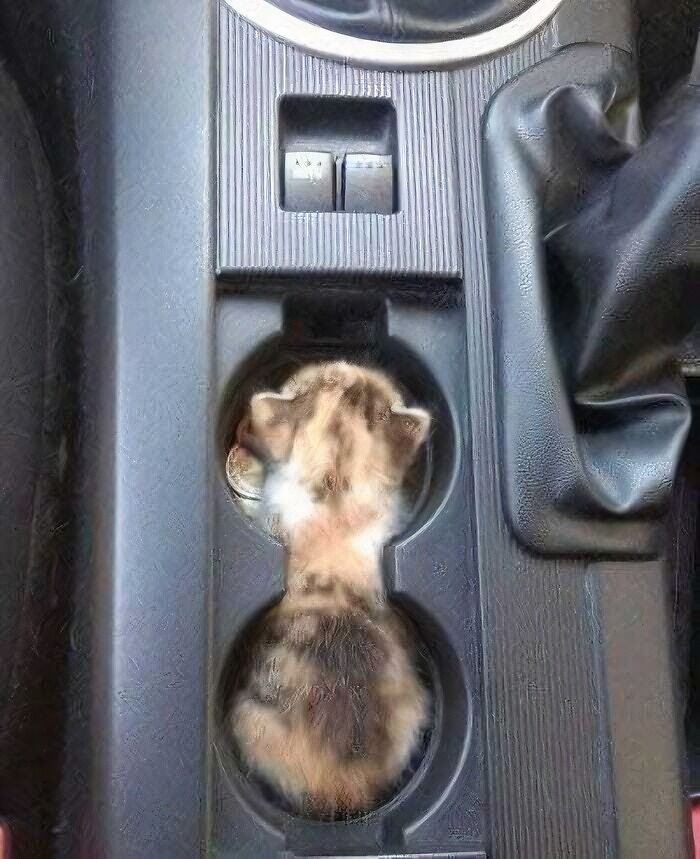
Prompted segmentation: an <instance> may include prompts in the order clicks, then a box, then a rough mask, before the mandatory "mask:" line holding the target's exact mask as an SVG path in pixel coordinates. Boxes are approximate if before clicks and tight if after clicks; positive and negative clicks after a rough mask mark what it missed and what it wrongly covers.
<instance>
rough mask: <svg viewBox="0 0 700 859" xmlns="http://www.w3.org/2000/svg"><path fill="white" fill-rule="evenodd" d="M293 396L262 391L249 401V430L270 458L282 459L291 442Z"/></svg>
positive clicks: (287, 451)
mask: <svg viewBox="0 0 700 859" xmlns="http://www.w3.org/2000/svg"><path fill="white" fill-rule="evenodd" d="M293 402H294V398H293V397H290V396H287V395H284V394H278V393H276V392H275V391H264V392H263V393H260V394H255V395H254V396H253V399H252V400H251V401H250V431H251V433H252V435H253V437H254V438H255V440H256V441H257V442H258V443H259V444H261V445H262V447H263V448H264V449H265V451H266V453H267V454H268V456H269V457H270V458H271V459H274V460H280V459H284V458H285V457H286V456H287V454H288V453H289V448H290V447H291V443H292V430H293V415H292V403H293Z"/></svg>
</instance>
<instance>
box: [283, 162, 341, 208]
mask: <svg viewBox="0 0 700 859" xmlns="http://www.w3.org/2000/svg"><path fill="white" fill-rule="evenodd" d="M283 205H284V208H285V209H289V210H290V211H292V212H333V211H334V210H335V161H334V159H333V155H332V154H331V153H330V152H285V154H284V202H283Z"/></svg>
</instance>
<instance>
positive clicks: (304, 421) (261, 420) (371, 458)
mask: <svg viewBox="0 0 700 859" xmlns="http://www.w3.org/2000/svg"><path fill="white" fill-rule="evenodd" d="M249 427H250V433H251V436H252V437H253V439H254V442H255V446H256V447H257V449H258V450H260V451H261V452H262V453H263V455H264V457H265V458H266V459H267V460H268V461H269V462H273V463H284V464H288V465H289V468H290V469H291V470H292V472H293V473H294V476H295V479H296V480H298V481H299V483H300V484H301V485H302V486H303V487H304V489H305V491H306V492H307V493H308V495H309V496H310V497H311V498H312V499H313V500H314V501H315V502H328V503H329V504H332V503H334V502H340V501H342V500H343V498H347V497H359V496H362V497H364V498H373V497H374V498H377V499H379V498H381V496H382V495H386V494H387V493H391V492H392V491H393V490H396V489H398V488H399V487H400V486H401V484H402V482H403V480H404V478H405V476H406V472H407V471H408V469H409V467H410V465H411V463H412V462H413V460H414V459H415V456H416V453H417V451H418V450H419V448H420V446H421V445H422V444H423V442H424V441H425V439H426V436H427V434H428V430H429V427H430V415H429V414H428V412H426V411H425V410H423V409H419V408H408V407H407V406H406V405H405V404H404V401H403V398H402V395H401V392H400V391H399V390H398V388H397V387H396V386H395V385H394V384H393V383H392V382H391V381H390V379H389V378H388V377H387V376H386V375H385V374H384V373H382V372H380V371H378V370H373V369H369V368H366V367H360V366H357V365H354V364H349V363H345V362H329V363H322V364H313V365H309V366H306V367H304V368H302V369H301V370H299V371H298V372H297V373H295V374H294V375H293V376H292V377H291V378H290V379H289V380H288V381H287V382H286V383H285V384H284V385H283V387H282V388H281V389H280V390H279V391H265V392H262V393H259V394H256V395H255V396H254V397H253V399H252V401H251V405H250V421H249Z"/></svg>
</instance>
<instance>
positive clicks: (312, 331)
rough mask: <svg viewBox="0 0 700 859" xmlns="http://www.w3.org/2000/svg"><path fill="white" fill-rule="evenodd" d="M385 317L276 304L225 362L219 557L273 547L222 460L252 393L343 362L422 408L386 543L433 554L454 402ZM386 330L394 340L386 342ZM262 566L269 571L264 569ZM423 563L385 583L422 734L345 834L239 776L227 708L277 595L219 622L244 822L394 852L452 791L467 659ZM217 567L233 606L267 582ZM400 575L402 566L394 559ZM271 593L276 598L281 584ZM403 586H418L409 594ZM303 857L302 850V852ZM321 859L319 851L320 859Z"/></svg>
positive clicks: (263, 592) (227, 773)
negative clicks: (382, 840)
mask: <svg viewBox="0 0 700 859" xmlns="http://www.w3.org/2000/svg"><path fill="white" fill-rule="evenodd" d="M235 298H237V297H234V300H235ZM389 312H390V309H389V307H388V305H387V303H386V300H385V299H384V298H383V297H381V296H373V295H372V294H369V295H365V294H363V295H361V296H359V295H356V294H355V295H353V294H349V295H348V294H343V293H337V292H335V291H333V290H326V289H324V290H323V291H322V294H321V295H320V296H311V297H309V296H306V295H304V296H303V297H301V296H296V295H293V296H291V297H288V298H287V299H286V301H285V302H284V304H283V312H282V319H281V325H278V327H277V330H275V329H274V328H272V329H270V330H267V331H266V332H265V333H264V335H263V336H262V337H260V338H258V339H257V342H254V343H252V344H251V345H252V348H249V349H247V350H246V351H245V352H244V353H242V352H239V353H238V354H237V356H236V357H237V359H238V360H237V361H236V362H235V363H233V362H232V361H231V358H230V357H229V359H228V360H227V361H226V362H225V363H224V366H220V368H219V372H220V374H221V376H222V379H221V384H220V401H221V408H220V410H219V415H218V421H217V437H216V443H217V447H218V451H219V459H218V471H219V480H220V483H221V487H222V493H221V498H222V501H221V503H220V504H219V510H220V513H219V519H220V520H221V522H222V523H223V527H225V528H226V529H235V537H233V538H231V540H230V543H229V545H230V549H229V550H228V551H227V550H226V549H222V552H227V553H228V554H231V555H232V556H233V555H236V553H240V551H241V543H242V541H243V542H245V540H247V539H253V538H252V536H251V537H250V538H246V537H245V535H246V533H247V534H251V535H253V534H256V533H257V534H258V535H259V536H258V537H256V538H255V540H258V541H259V540H260V539H261V538H262V539H263V541H264V542H263V543H256V545H260V546H261V547H263V549H264V545H265V542H268V543H270V542H274V541H273V539H272V538H271V536H270V535H269V534H267V533H265V532H264V529H262V528H261V526H259V525H258V524H257V521H258V520H256V518H255V513H256V505H257V504H258V503H259V501H258V496H257V495H256V492H257V489H258V488H259V485H260V476H261V474H260V473H255V472H253V471H251V470H247V469H243V472H244V474H243V477H242V475H241V472H240V470H239V472H238V473H236V471H235V468H232V461H231V458H230V453H231V451H232V449H233V448H234V446H235V444H236V431H237V428H238V427H239V425H240V423H241V421H242V420H243V418H244V416H245V413H246V411H247V408H248V404H249V402H250V399H251V397H252V395H253V394H254V393H256V392H258V391H261V390H266V389H279V388H280V387H281V385H282V384H283V383H284V381H286V379H287V378H288V377H289V376H290V375H291V374H292V372H293V371H294V370H295V369H297V368H299V367H301V366H303V365H304V364H307V363H311V362H320V361H328V360H347V361H349V362H353V363H359V364H363V365H368V366H374V367H378V368H380V369H382V370H384V371H385V372H387V373H388V374H389V375H390V377H391V378H392V379H393V380H394V381H395V382H396V383H398V384H399V386H400V387H401V388H402V389H403V391H404V396H405V401H406V403H407V404H408V405H420V406H422V407H424V408H426V409H428V410H429V411H430V413H431V416H432V426H431V434H430V438H429V440H428V443H426V444H425V445H424V446H423V449H422V451H421V455H420V456H419V457H418V458H417V460H416V462H415V463H414V464H413V466H412V469H411V471H410V473H409V475H408V477H407V480H406V482H405V486H404V492H405V497H406V498H407V499H408V501H409V505H408V506H409V508H410V510H411V515H410V517H409V521H408V522H407V525H406V528H405V530H404V532H403V533H402V534H401V535H398V536H397V537H396V538H394V540H392V543H391V545H392V546H396V547H406V546H411V545H412V544H413V543H414V542H416V540H418V542H420V543H421V545H422V544H423V543H425V542H426V541H428V542H430V539H431V538H430V534H431V532H432V530H433V523H434V522H440V521H441V519H442V517H443V508H444V506H445V503H446V500H447V498H448V497H449V496H450V495H451V494H452V488H453V486H454V484H455V472H456V470H457V469H458V468H460V467H461V456H460V454H459V452H458V451H459V448H458V444H459V442H458V431H457V429H456V421H455V418H454V409H455V403H454V402H451V395H452V392H451V391H449V390H446V388H445V384H444V381H440V380H439V379H438V378H437V377H436V374H435V373H434V371H433V367H432V366H430V364H429V363H428V362H426V361H425V360H424V359H423V355H420V356H419V355H418V354H416V352H415V351H414V350H413V349H412V348H410V347H409V346H408V345H407V343H406V339H405V338H404V337H402V336H401V334H402V332H401V330H400V326H399V327H398V328H397V326H396V324H395V323H392V325H391V326H390V325H389V323H388V313H389ZM410 315H411V314H410V313H409V316H410ZM395 330H396V332H397V334H398V336H393V335H394V331H395ZM390 332H391V333H390ZM219 336H221V332H219ZM251 474H253V478H254V479H252V480H250V481H249V484H248V485H246V478H247V477H250V475H251ZM236 522H238V523H239V524H236ZM241 525H243V530H241ZM418 535H420V536H418ZM460 539H461V537H460ZM224 542H225V541H224ZM421 551H422V550H421ZM393 552H394V550H390V555H392V562H396V561H395V558H396V557H399V555H400V554H401V553H400V552H399V553H398V554H397V555H396V556H394V555H393V554H392V553H393ZM267 557H269V556H267ZM274 557H275V558H276V559H277V561H278V563H279V566H280V567H283V565H284V558H283V555H282V553H281V552H278V553H277V554H275V555H274ZM266 562H267V561H266V559H263V560H262V561H261V563H266ZM431 562H432V558H431V557H426V558H425V562H424V564H423V565H422V566H423V568H422V569H421V568H419V567H418V566H415V565H413V564H411V565H410V569H405V570H402V586H401V588H400V591H401V592H400V593H393V592H392V588H391V582H390V581H389V582H388V585H389V591H390V593H389V597H390V600H391V602H392V604H393V607H394V608H395V610H396V611H397V612H398V613H399V614H400V615H402V616H403V617H404V618H405V619H406V622H407V624H409V625H410V627H411V628H412V629H413V630H414V631H415V633H414V637H415V641H417V642H419V644H418V648H417V649H418V670H419V673H420V675H421V677H422V679H423V681H424V685H425V686H426V688H427V689H428V690H429V692H430V697H431V701H432V714H431V724H430V726H429V728H428V730H427V731H426V735H425V737H424V740H423V742H422V744H421V747H420V749H419V750H418V752H417V753H416V754H415V755H414V759H413V760H412V762H411V765H410V766H409V768H408V769H407V770H406V771H405V772H404V774H403V775H402V777H401V778H400V779H399V781H398V782H397V783H396V784H395V786H394V789H393V790H392V791H391V793H390V795H387V796H384V797H382V799H381V801H380V802H379V803H378V804H377V805H376V807H375V808H373V809H372V810H371V811H369V812H365V813H363V814H361V815H357V816H356V817H352V818H349V819H347V818H346V819H344V820H343V821H342V822H338V821H335V822H333V821H332V820H327V819H326V820H324V819H312V818H308V817H302V816H300V815H298V814H295V813H294V811H293V810H292V809H291V808H290V807H288V806H287V805H286V804H285V802H284V801H283V800H282V799H281V798H280V797H279V796H277V795H276V794H275V792H274V790H272V789H271V788H270V787H269V786H268V785H267V784H265V783H264V782H262V781H258V780H256V779H255V778H253V777H251V776H250V774H249V773H247V772H246V771H245V767H244V765H243V763H242V762H241V761H239V758H238V756H237V751H236V748H235V743H234V740H233V737H232V732H231V730H230V726H229V717H230V712H229V710H230V701H231V698H232V695H233V693H234V691H235V689H236V688H237V683H239V682H240V676H241V666H242V665H245V662H246V659H245V657H246V653H247V652H248V651H249V649H250V645H251V642H252V640H253V638H254V637H255V635H256V633H257V632H258V630H259V628H260V622H261V619H262V618H263V617H264V615H265V613H266V612H267V611H268V610H269V609H270V608H271V607H272V605H274V604H275V602H276V601H277V600H279V599H280V598H281V595H282V590H281V589H280V590H277V589H276V588H272V589H271V588H269V587H268V588H261V589H260V590H259V596H258V597H257V605H255V606H254V608H253V609H250V608H247V609H246V611H245V612H243V613H242V614H244V616H245V617H244V620H243V621H241V622H238V621H236V619H235V617H234V618H233V622H232V613H231V612H232V609H231V608H227V609H226V610H225V611H224V612H223V613H224V614H226V619H225V620H222V623H221V624H220V626H221V631H220V640H221V648H220V651H221V656H220V658H219V660H218V664H219V668H218V671H217V675H216V681H217V686H216V689H217V692H216V713H217V717H216V722H217V724H216V729H215V730H216V734H217V736H218V739H217V752H218V760H219V763H220V766H221V769H222V773H223V776H222V778H223V782H224V783H225V785H226V790H227V791H228V793H229V795H230V796H231V797H233V801H234V805H235V806H236V807H242V808H245V809H247V812H246V813H249V814H253V815H254V816H255V817H256V818H257V819H259V820H260V821H261V822H262V821H265V824H266V825H267V826H271V827H272V828H273V830H274V831H277V832H280V833H287V841H288V843H293V842H294V841H295V839H296V840H299V841H300V843H301V844H303V845H307V843H308V839H309V838H311V840H312V842H313V840H314V838H316V836H314V835H313V833H322V832H324V831H325V832H328V831H330V830H332V831H333V832H335V831H336V828H337V827H338V826H344V827H348V825H349V824H350V829H353V831H355V830H354V828H353V827H354V826H358V827H360V829H358V830H357V832H361V833H364V834H363V835H358V836H357V837H358V838H360V842H358V843H364V842H362V838H369V837H370V836H369V834H368V833H370V831H371V830H372V828H373V827H379V829H378V830H377V833H378V832H379V831H380V830H381V831H382V832H384V833H385V835H386V837H387V838H389V839H390V840H391V839H393V838H394V836H392V835H390V833H391V832H393V831H394V830H395V831H396V833H397V834H396V836H395V837H396V839H398V840H399V841H400V840H401V838H402V837H403V836H401V835H400V834H399V833H400V831H402V829H403V828H404V827H405V825H407V824H408V822H409V821H410V820H414V821H415V820H416V819H420V818H421V817H423V818H427V817H429V816H430V815H431V814H434V813H435V809H436V807H437V805H436V804H437V803H438V800H439V799H440V798H441V797H442V798H443V799H444V796H446V795H447V794H448V793H449V792H450V790H451V788H452V787H453V786H454V784H455V783H456V781H457V780H459V779H460V777H461V772H462V769H463V767H464V760H465V759H466V757H467V755H468V754H469V750H470V747H471V745H472V741H473V725H474V699H473V689H472V688H471V687H472V677H471V672H470V671H465V665H464V655H463V654H462V653H460V652H459V651H460V649H461V648H462V647H463V645H462V644H461V643H458V642H457V640H456V639H455V632H456V630H449V629H446V628H445V626H444V622H443V619H442V618H441V617H440V613H439V612H440V609H439V608H438V607H437V606H436V605H433V604H431V601H430V600H425V599H423V598H422V597H421V596H420V592H421V590H422V589H423V588H424V587H425V586H426V576H430V575H431V572H432V563H431ZM222 563H223V564H225V566H226V567H227V570H228V572H227V573H226V580H227V582H230V584H229V585H228V587H230V588H232V589H237V591H238V593H239V595H245V594H247V589H248V582H247V580H246V579H247V578H251V579H252V578H253V577H254V576H255V577H257V578H258V579H259V578H260V577H264V575H265V572H264V570H261V569H260V567H259V566H257V565H254V564H248V567H245V564H243V565H241V564H238V565H237V563H236V559H235V557H231V558H224V559H223V560H222ZM398 563H399V564H400V565H402V561H401V560H400V559H399V561H398ZM276 575H280V570H276V571H272V570H271V571H270V578H274V577H275V576H276ZM277 581H279V582H280V587H281V588H283V584H282V579H281V578H279V579H277ZM411 581H415V583H416V584H415V587H413V586H412V585H411V584H410V582H411ZM407 582H408V584H407ZM427 584H428V585H429V583H427ZM251 587H252V585H251ZM230 605H231V606H234V607H235V600H231V603H230ZM456 645H457V646H456ZM473 649H474V648H473V647H472V648H471V650H472V652H473ZM294 821H296V822H294ZM329 827H330V830H329ZM338 832H340V833H346V834H342V835H338V837H339V838H341V842H342V839H345V838H346V837H348V838H350V842H348V846H347V848H343V849H350V848H351V847H353V845H354V846H357V844H356V843H355V842H354V841H352V838H353V837H355V836H349V835H347V832H349V830H347V829H343V830H338ZM327 837H328V836H327V835H326V836H324V835H322V834H319V835H318V839H320V842H319V843H320V844H323V843H325V842H324V841H323V839H324V838H327ZM376 837H379V835H377V836H376ZM334 838H335V836H334ZM304 849H305V850H306V849H310V848H308V847H307V846H305V847H304ZM314 849H315V848H314ZM323 852H324V851H323V849H322V848H321V847H319V855H322V854H323ZM290 855H292V854H290ZM300 855H305V854H300ZM314 855H315V854H314Z"/></svg>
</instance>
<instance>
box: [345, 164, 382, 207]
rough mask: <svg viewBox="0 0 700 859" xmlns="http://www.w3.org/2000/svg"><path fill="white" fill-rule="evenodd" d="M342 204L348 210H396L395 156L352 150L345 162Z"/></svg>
mask: <svg viewBox="0 0 700 859" xmlns="http://www.w3.org/2000/svg"><path fill="white" fill-rule="evenodd" d="M343 191H344V196H343V208H344V210H345V211H346V212H368V213H369V212H375V213H378V214H380V215H390V214H391V213H392V212H393V211H394V159H393V158H392V156H391V155H365V154H361V153H352V154H348V155H346V156H345V161H344V163H343Z"/></svg>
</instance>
